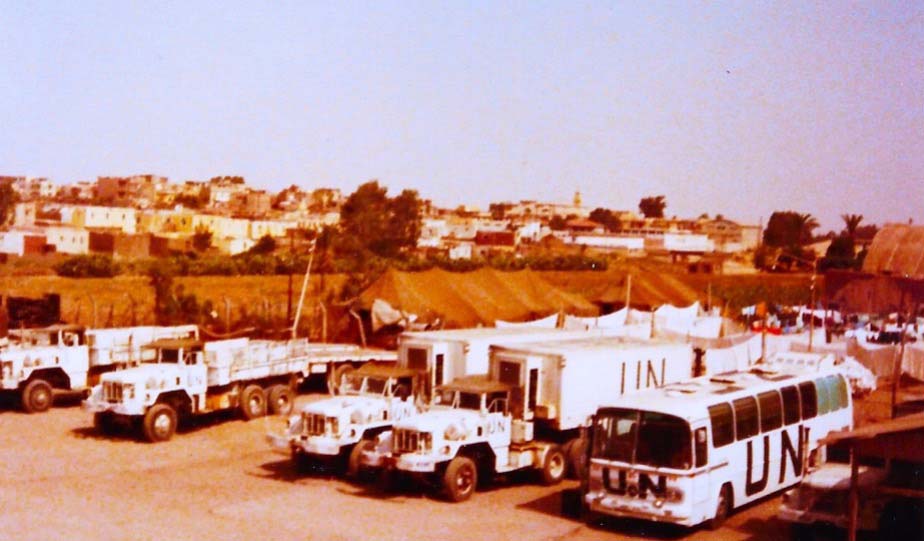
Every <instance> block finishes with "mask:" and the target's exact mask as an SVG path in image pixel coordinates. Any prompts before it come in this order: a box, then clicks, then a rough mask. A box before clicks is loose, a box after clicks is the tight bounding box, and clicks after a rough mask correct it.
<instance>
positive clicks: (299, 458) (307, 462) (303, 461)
mask: <svg viewBox="0 0 924 541" xmlns="http://www.w3.org/2000/svg"><path fill="white" fill-rule="evenodd" d="M292 467H293V468H294V469H295V471H296V472H297V473H308V472H310V471H312V470H314V468H315V464H314V461H313V460H312V459H311V457H310V456H308V455H306V454H305V453H303V452H302V451H296V450H295V449H292Z"/></svg>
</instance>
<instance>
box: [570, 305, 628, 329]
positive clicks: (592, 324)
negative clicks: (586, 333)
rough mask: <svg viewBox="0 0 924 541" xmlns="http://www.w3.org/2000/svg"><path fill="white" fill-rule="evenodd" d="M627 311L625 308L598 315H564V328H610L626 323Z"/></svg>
mask: <svg viewBox="0 0 924 541" xmlns="http://www.w3.org/2000/svg"><path fill="white" fill-rule="evenodd" d="M628 315H629V311H628V310H627V309H625V308H623V309H621V310H617V311H615V312H613V313H611V314H607V315H605V316H600V317H579V316H569V315H566V316H565V325H564V327H565V328H566V329H584V330H587V329H612V328H615V327H622V326H624V325H625V324H626V318H627V317H628Z"/></svg>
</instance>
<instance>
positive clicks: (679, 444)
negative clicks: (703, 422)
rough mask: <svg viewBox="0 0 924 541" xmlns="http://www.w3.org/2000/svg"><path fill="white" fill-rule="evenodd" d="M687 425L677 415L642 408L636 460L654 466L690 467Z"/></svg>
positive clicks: (685, 468) (690, 457) (690, 450)
mask: <svg viewBox="0 0 924 541" xmlns="http://www.w3.org/2000/svg"><path fill="white" fill-rule="evenodd" d="M691 454H692V449H691V448H690V425H689V423H687V422H686V421H684V420H683V419H681V418H680V417H675V416H673V415H667V414H664V413H656V412H653V411H643V412H642V420H641V423H640V425H639V429H638V445H637V446H636V448H635V462H636V463H638V464H645V465H646V466H654V467H656V468H676V469H680V470H687V469H690V466H691V465H692V463H693V460H692V458H693V457H692V456H690V455H691Z"/></svg>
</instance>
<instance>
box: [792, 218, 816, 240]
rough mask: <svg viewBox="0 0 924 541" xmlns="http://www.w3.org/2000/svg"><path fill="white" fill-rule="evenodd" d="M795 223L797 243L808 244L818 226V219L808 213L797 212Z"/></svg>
mask: <svg viewBox="0 0 924 541" xmlns="http://www.w3.org/2000/svg"><path fill="white" fill-rule="evenodd" d="M796 225H797V226H798V227H799V244H808V243H809V242H810V241H811V240H812V235H813V232H814V231H815V229H816V228H817V227H818V220H816V219H815V217H814V216H812V215H811V214H809V213H805V214H797V215H796Z"/></svg>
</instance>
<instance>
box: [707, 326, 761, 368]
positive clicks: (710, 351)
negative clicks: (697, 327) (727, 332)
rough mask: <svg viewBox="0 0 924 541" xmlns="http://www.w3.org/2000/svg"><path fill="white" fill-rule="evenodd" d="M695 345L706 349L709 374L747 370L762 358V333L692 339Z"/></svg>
mask: <svg viewBox="0 0 924 541" xmlns="http://www.w3.org/2000/svg"><path fill="white" fill-rule="evenodd" d="M691 343H692V344H693V347H698V348H702V349H704V350H705V352H706V353H705V354H704V355H703V364H704V365H705V367H706V373H707V374H720V373H722V372H734V371H739V370H747V368H748V367H749V366H751V365H752V364H754V363H755V362H757V360H758V359H760V335H759V334H752V333H745V334H739V335H736V336H729V337H726V338H718V339H696V340H692V341H691Z"/></svg>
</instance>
